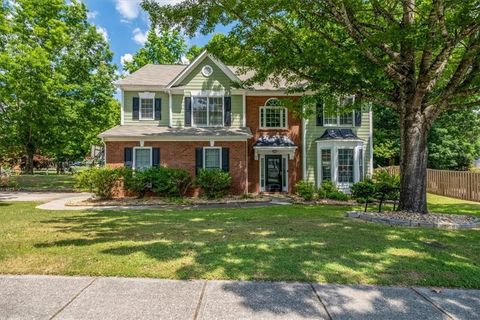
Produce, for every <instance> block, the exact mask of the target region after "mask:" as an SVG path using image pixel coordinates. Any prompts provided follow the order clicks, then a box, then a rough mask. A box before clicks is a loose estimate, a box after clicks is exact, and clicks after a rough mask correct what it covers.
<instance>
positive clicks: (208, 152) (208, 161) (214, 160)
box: [203, 147, 222, 170]
mask: <svg viewBox="0 0 480 320" xmlns="http://www.w3.org/2000/svg"><path fill="white" fill-rule="evenodd" d="M203 169H207V170H212V169H222V148H221V147H205V148H203Z"/></svg>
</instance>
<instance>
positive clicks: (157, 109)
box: [155, 98, 162, 120]
mask: <svg viewBox="0 0 480 320" xmlns="http://www.w3.org/2000/svg"><path fill="white" fill-rule="evenodd" d="M155 120H162V99H160V98H157V99H155Z"/></svg>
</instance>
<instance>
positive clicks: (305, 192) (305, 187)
mask: <svg viewBox="0 0 480 320" xmlns="http://www.w3.org/2000/svg"><path fill="white" fill-rule="evenodd" d="M295 189H296V190H297V194H298V195H299V196H300V197H302V198H303V200H305V201H312V200H313V198H315V186H314V184H313V183H312V182H309V181H305V180H301V181H299V182H298V183H297V184H296V185H295Z"/></svg>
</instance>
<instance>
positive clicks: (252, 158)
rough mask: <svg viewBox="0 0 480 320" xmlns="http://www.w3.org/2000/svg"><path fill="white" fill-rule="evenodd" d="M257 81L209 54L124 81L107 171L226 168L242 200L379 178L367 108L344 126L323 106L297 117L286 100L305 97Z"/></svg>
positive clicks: (343, 119)
mask: <svg viewBox="0 0 480 320" xmlns="http://www.w3.org/2000/svg"><path fill="white" fill-rule="evenodd" d="M248 77H249V76H248V74H246V75H245V74H244V75H242V74H239V73H238V72H237V68H235V67H232V66H227V65H225V64H224V63H222V62H221V61H219V60H218V59H216V58H215V57H213V56H212V55H211V54H209V53H208V52H206V51H205V52H203V53H202V54H200V55H199V56H198V57H197V58H196V59H195V60H194V61H193V62H192V63H191V64H189V65H187V66H185V65H153V64H149V65H146V66H144V67H142V68H141V69H139V70H138V71H136V72H134V73H132V74H130V75H128V76H127V77H125V78H124V79H122V80H119V81H118V82H117V86H118V87H119V88H120V90H121V100H122V101H121V102H122V103H121V124H120V125H119V126H116V127H114V128H112V129H110V130H107V131H105V132H103V133H101V134H100V137H101V138H102V140H103V142H104V144H105V150H106V153H105V157H106V165H107V166H111V167H116V166H124V165H125V166H130V167H133V168H135V169H137V170H138V169H142V168H146V167H150V166H155V165H162V166H169V167H182V168H185V169H187V170H189V171H190V172H191V174H192V175H193V176H194V175H195V174H196V173H197V172H198V170H199V169H201V168H206V169H209V168H220V169H222V170H225V171H229V172H230V174H231V176H232V192H233V193H236V194H243V193H258V192H292V191H293V188H294V186H295V184H296V182H298V181H299V180H301V179H303V178H305V179H308V180H311V181H315V183H316V184H317V185H319V184H320V183H321V181H322V180H326V179H332V180H333V181H334V182H335V183H338V184H339V185H340V186H342V188H343V189H345V190H347V189H348V185H349V184H351V183H353V182H356V181H359V180H360V179H361V178H362V177H363V176H364V175H365V174H366V173H368V172H371V164H372V161H371V159H372V154H371V114H370V111H369V109H368V108H367V109H365V110H363V111H360V113H358V112H357V113H358V114H356V113H351V117H352V118H351V119H350V118H349V116H348V115H338V116H337V120H338V121H337V122H335V121H334V120H333V118H330V116H328V117H327V116H325V115H323V111H322V110H321V108H320V107H318V108H317V109H318V112H322V115H321V116H317V117H316V118H315V119H306V120H305V119H304V120H302V119H298V118H297V117H295V116H294V114H293V113H292V112H291V111H290V110H289V109H287V108H286V107H285V106H284V103H283V101H284V100H285V99H290V100H297V101H298V99H300V97H301V94H300V93H298V94H290V93H287V91H286V87H285V85H284V84H280V85H277V86H275V85H274V84H273V83H270V82H268V81H267V82H266V83H263V84H257V85H254V86H252V87H248V88H245V87H240V86H238V83H239V82H240V81H242V80H245V79H247V78H248ZM358 117H360V118H358ZM320 118H322V121H320V120H319V119H320ZM358 119H361V120H358ZM319 121H320V122H319ZM320 124H321V125H320ZM303 146H305V148H303ZM318 150H320V151H318ZM327 150H330V156H328V153H327ZM337 157H338V159H337ZM317 159H320V160H319V161H317ZM328 166H329V168H330V169H329V170H330V171H329V170H327V168H328ZM319 170H320V171H319Z"/></svg>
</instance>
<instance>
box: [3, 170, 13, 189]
mask: <svg viewBox="0 0 480 320" xmlns="http://www.w3.org/2000/svg"><path fill="white" fill-rule="evenodd" d="M12 174H13V171H12V169H10V168H2V167H0V187H1V188H7V187H11V177H12Z"/></svg>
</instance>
